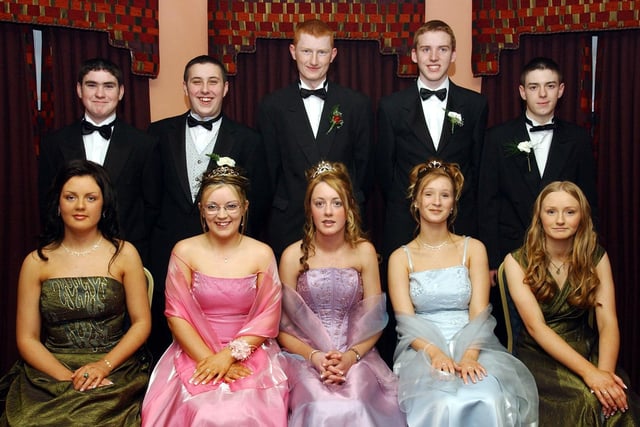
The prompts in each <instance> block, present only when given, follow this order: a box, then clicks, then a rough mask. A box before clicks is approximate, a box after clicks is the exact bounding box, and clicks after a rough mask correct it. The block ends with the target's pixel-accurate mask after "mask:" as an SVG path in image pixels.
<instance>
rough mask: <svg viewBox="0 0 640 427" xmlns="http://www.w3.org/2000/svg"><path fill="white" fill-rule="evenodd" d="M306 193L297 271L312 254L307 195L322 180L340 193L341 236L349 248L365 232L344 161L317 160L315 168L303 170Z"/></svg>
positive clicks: (313, 231)
mask: <svg viewBox="0 0 640 427" xmlns="http://www.w3.org/2000/svg"><path fill="white" fill-rule="evenodd" d="M306 174H307V193H306V194H305V196H304V216H305V223H304V228H303V234H302V243H301V245H300V249H301V250H302V257H300V264H301V265H302V269H301V271H306V270H308V269H309V264H308V263H307V261H308V260H309V257H311V256H313V255H314V253H315V246H314V245H313V238H314V236H315V234H316V225H315V224H314V223H313V217H312V215H311V195H312V194H313V190H314V189H315V188H316V186H317V185H318V184H320V183H321V182H324V183H325V184H327V185H328V186H329V187H331V188H333V189H334V190H335V191H336V192H337V193H338V196H340V200H341V201H342V203H343V206H344V211H345V214H346V219H347V221H346V224H345V230H344V238H345V240H346V241H347V243H349V244H350V245H351V246H352V247H355V246H356V245H357V244H358V243H359V242H361V241H362V240H364V239H365V238H366V237H365V234H364V232H363V231H362V219H361V217H360V208H359V207H358V202H356V198H355V196H354V193H353V185H352V184H351V178H350V177H349V172H348V171H347V168H346V166H345V165H344V164H342V163H340V162H326V161H321V162H320V163H318V164H317V165H316V166H315V167H313V168H311V169H309V170H308V171H307V173H306Z"/></svg>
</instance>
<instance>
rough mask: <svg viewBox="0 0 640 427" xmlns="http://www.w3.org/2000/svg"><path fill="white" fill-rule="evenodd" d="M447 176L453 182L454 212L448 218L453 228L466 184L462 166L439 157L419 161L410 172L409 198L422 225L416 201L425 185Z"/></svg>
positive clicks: (448, 222) (415, 217) (413, 210)
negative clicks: (424, 161) (461, 169)
mask: <svg viewBox="0 0 640 427" xmlns="http://www.w3.org/2000/svg"><path fill="white" fill-rule="evenodd" d="M441 176H443V177H445V178H448V179H449V180H450V181H451V184H453V196H454V199H455V203H454V204H453V212H452V213H451V215H449V218H447V227H448V228H449V229H451V226H452V225H453V222H454V221H455V219H456V216H457V215H458V200H459V199H460V194H462V187H463V186H464V176H463V175H462V172H460V167H458V165H457V164H456V163H447V162H443V161H441V160H437V159H431V160H429V161H428V162H426V163H419V164H418V165H416V166H414V168H413V169H412V170H411V172H410V173H409V188H408V190H407V198H408V199H409V200H410V201H411V207H410V210H411V216H412V217H413V219H414V220H415V221H416V222H417V223H418V227H420V212H419V211H418V208H417V207H416V201H417V200H418V197H419V194H420V192H421V191H422V189H423V188H424V186H425V185H427V184H428V183H430V182H431V181H433V180H434V179H436V178H438V177H441Z"/></svg>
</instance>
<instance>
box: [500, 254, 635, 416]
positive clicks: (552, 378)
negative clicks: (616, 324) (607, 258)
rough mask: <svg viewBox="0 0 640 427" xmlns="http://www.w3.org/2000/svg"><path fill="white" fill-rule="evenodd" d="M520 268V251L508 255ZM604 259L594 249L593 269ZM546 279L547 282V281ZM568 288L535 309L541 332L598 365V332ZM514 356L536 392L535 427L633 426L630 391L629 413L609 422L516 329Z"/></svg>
mask: <svg viewBox="0 0 640 427" xmlns="http://www.w3.org/2000/svg"><path fill="white" fill-rule="evenodd" d="M512 255H513V257H514V258H515V259H516V260H517V261H518V262H519V263H520V265H521V266H522V267H523V268H526V266H527V260H526V259H523V256H522V254H521V252H520V250H518V251H515V252H513V253H512ZM603 255H604V249H603V248H602V247H599V248H598V251H597V254H596V257H595V259H594V263H595V264H597V263H598V262H599V261H600V259H602V256H603ZM550 277H551V276H550ZM571 289H572V287H571V286H570V285H569V284H568V283H565V286H563V287H562V289H560V290H559V291H558V293H557V294H556V295H555V296H554V297H553V299H551V300H550V301H549V302H546V303H539V304H540V308H541V309H542V314H543V315H544V318H545V321H546V323H547V326H549V327H550V328H551V329H553V330H554V332H556V333H557V334H558V335H560V337H562V338H563V339H564V340H565V341H566V342H567V343H568V344H569V345H570V346H571V347H572V348H573V349H574V350H576V351H577V352H578V353H580V354H581V355H582V356H584V357H585V358H586V359H588V360H590V361H591V363H593V364H594V365H597V363H598V332H597V329H595V325H594V326H593V327H592V325H591V322H590V321H589V315H590V311H591V310H589V309H583V308H579V307H575V306H572V305H570V304H569V303H568V301H567V297H568V295H569V292H570V291H571ZM516 348H517V353H516V355H517V356H518V358H519V359H520V360H522V362H524V364H525V365H526V366H527V368H529V370H530V371H531V373H532V374H533V376H534V378H535V380H536V384H537V386H538V394H539V396H540V407H539V408H540V409H539V410H540V416H539V422H540V426H541V427H546V426H568V425H571V426H576V427H581V426H605V425H606V426H614V425H615V426H639V425H640V419H638V414H639V413H640V412H639V406H638V397H637V395H635V394H634V393H632V392H631V391H629V392H628V394H627V399H628V403H629V409H630V410H629V411H627V412H626V413H621V412H620V411H618V412H616V414H615V415H614V416H613V417H610V418H609V419H606V420H605V418H604V416H603V415H602V406H601V404H600V401H599V400H598V399H597V398H596V396H595V395H594V394H592V393H591V392H590V390H589V388H588V387H587V385H586V384H585V382H584V381H583V380H582V378H581V377H579V376H578V375H576V374H575V373H574V372H573V371H571V370H569V369H567V368H566V367H565V366H564V365H563V364H561V363H560V362H558V361H557V360H556V359H554V358H553V357H551V356H550V355H549V354H548V353H547V352H546V351H545V350H543V349H542V347H540V346H539V345H538V343H536V341H535V340H534V339H533V338H532V337H531V335H529V333H528V332H527V330H526V328H522V330H521V331H520V335H519V337H518V338H517V342H516ZM616 374H617V375H618V376H620V377H621V378H622V379H623V380H624V382H625V384H627V385H629V384H630V383H629V379H628V377H627V376H626V374H625V373H624V372H622V371H620V370H616Z"/></svg>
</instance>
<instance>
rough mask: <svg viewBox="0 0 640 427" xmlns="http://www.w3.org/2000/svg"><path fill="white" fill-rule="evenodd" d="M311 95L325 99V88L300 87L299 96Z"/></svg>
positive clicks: (306, 96)
mask: <svg viewBox="0 0 640 427" xmlns="http://www.w3.org/2000/svg"><path fill="white" fill-rule="evenodd" d="M311 95H315V96H317V97H318V98H320V99H327V90H326V89H325V88H323V87H321V88H320V89H305V88H303V87H301V88H300V96H301V97H303V98H308V97H310V96H311Z"/></svg>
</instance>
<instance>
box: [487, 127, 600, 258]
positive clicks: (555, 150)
mask: <svg viewBox="0 0 640 427" xmlns="http://www.w3.org/2000/svg"><path fill="white" fill-rule="evenodd" d="M556 123H557V127H556V129H555V130H554V131H553V139H552V141H551V147H550V149H549V157H548V158H547V164H546V165H545V168H544V176H542V178H541V177H540V172H539V170H538V164H537V163H536V159H535V155H534V154H533V152H531V154H529V156H527V154H525V153H522V152H519V151H517V149H514V146H515V145H516V144H517V143H519V142H523V141H528V140H529V133H528V132H527V128H526V125H525V116H524V115H522V116H520V117H518V118H517V119H514V120H511V121H509V122H506V123H503V124H501V125H498V126H495V127H493V128H491V129H490V130H489V131H488V132H487V137H486V143H485V148H484V153H483V157H482V163H481V168H480V193H479V199H478V203H479V213H480V238H481V240H482V241H483V242H484V244H485V245H486V246H487V252H488V255H489V264H490V266H491V268H492V269H496V268H498V266H499V265H500V263H501V262H502V260H503V259H504V257H505V255H506V254H508V253H509V252H511V251H513V250H514V249H517V248H519V247H520V246H522V244H523V243H524V236H525V233H526V230H527V228H528V227H529V224H530V223H531V215H532V208H533V204H534V202H535V199H536V198H537V197H538V194H539V193H540V191H541V190H542V189H543V188H544V187H545V186H546V185H547V184H549V183H550V182H552V181H573V182H574V183H575V184H577V185H578V186H579V187H580V188H581V189H582V191H584V193H585V195H586V196H587V199H588V200H589V203H590V204H591V208H592V209H593V213H594V217H597V214H596V209H597V192H596V181H595V177H596V170H595V162H594V158H593V153H592V149H591V138H590V136H589V134H588V132H587V131H586V130H585V129H583V128H581V127H579V126H577V125H575V124H572V123H568V122H565V121H562V120H557V119H556ZM527 157H529V158H527Z"/></svg>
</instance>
